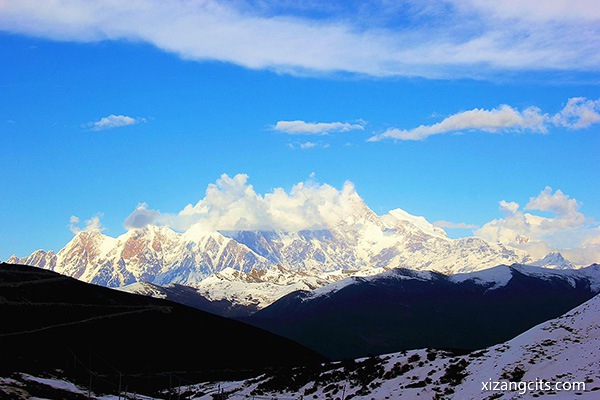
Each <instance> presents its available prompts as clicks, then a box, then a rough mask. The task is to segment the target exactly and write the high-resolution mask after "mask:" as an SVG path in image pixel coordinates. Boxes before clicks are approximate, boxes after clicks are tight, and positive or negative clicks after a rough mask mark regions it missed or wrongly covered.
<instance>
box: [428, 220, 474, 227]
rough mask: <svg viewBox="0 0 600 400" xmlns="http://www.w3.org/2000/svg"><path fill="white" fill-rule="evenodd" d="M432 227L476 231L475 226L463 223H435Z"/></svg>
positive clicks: (442, 221)
mask: <svg viewBox="0 0 600 400" xmlns="http://www.w3.org/2000/svg"><path fill="white" fill-rule="evenodd" d="M433 225H434V226H437V227H438V228H443V229H477V228H479V227H478V226H477V225H473V224H467V223H464V222H450V221H444V220H441V221H436V222H434V223H433Z"/></svg>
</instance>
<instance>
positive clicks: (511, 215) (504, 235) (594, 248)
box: [475, 186, 600, 265]
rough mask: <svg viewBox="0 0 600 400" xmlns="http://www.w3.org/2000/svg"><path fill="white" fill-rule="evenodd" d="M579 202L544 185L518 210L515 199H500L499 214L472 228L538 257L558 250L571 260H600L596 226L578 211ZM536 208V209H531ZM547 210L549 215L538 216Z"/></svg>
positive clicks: (599, 233)
mask: <svg viewBox="0 0 600 400" xmlns="http://www.w3.org/2000/svg"><path fill="white" fill-rule="evenodd" d="M580 206H581V204H580V203H579V202H578V201H577V200H576V199H574V198H571V197H570V196H568V195H566V194H564V193H563V192H562V191H561V190H556V191H553V190H552V188H551V187H549V186H546V187H545V188H544V190H542V191H541V192H540V193H539V194H538V195H537V196H536V197H531V198H530V199H529V202H528V203H527V204H526V205H525V207H524V208H523V210H525V211H532V212H524V211H521V207H520V205H519V204H518V203H516V202H508V201H505V200H502V201H500V203H499V210H500V211H501V212H502V213H503V214H504V217H503V218H500V219H494V220H492V221H490V222H488V223H487V224H485V225H483V226H482V227H481V228H479V229H477V230H476V231H475V234H476V235H477V236H480V237H482V238H484V239H486V240H488V241H493V242H501V243H504V244H508V245H510V246H513V247H516V248H519V249H522V250H525V251H527V252H529V253H530V254H531V255H532V257H533V258H541V257H543V256H544V255H545V254H547V253H549V252H550V251H556V250H558V251H561V252H563V253H564V254H565V256H566V257H567V258H568V259H569V260H570V261H573V262H574V263H575V264H580V265H583V264H589V263H592V262H598V261H600V227H598V224H597V223H596V222H595V221H593V220H591V219H588V218H586V217H585V216H584V215H583V214H582V213H581V212H580V211H579V208H580ZM534 211H538V213H533V212H534ZM539 212H542V213H551V214H552V216H550V217H547V216H542V215H539Z"/></svg>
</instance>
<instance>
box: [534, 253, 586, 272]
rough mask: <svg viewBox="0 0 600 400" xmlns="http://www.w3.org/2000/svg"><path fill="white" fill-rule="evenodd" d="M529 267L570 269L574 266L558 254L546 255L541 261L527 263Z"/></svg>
mask: <svg viewBox="0 0 600 400" xmlns="http://www.w3.org/2000/svg"><path fill="white" fill-rule="evenodd" d="M529 265H533V266H536V267H544V268H555V269H572V268H575V266H574V265H573V264H572V263H571V262H570V261H569V260H567V259H566V258H564V257H563V255H562V254H561V253H559V252H552V253H548V255H546V257H544V258H542V259H541V260H537V261H534V262H532V263H529Z"/></svg>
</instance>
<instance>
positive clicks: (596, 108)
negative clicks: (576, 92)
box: [552, 97, 600, 129]
mask: <svg viewBox="0 0 600 400" xmlns="http://www.w3.org/2000/svg"><path fill="white" fill-rule="evenodd" d="M552 122H553V123H554V124H555V125H560V126H565V127H567V128H571V129H582V128H587V127H588V126H590V125H592V124H597V123H599V122H600V99H598V100H588V99H586V98H585V97H574V98H571V99H569V100H568V101H567V105H566V106H565V107H564V108H563V109H562V110H561V111H560V112H559V113H557V114H556V115H555V116H554V117H552Z"/></svg>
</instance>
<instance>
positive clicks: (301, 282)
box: [8, 199, 566, 308]
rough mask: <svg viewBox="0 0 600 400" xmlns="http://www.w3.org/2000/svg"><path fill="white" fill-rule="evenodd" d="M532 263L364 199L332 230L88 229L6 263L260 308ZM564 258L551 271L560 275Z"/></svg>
mask: <svg viewBox="0 0 600 400" xmlns="http://www.w3.org/2000/svg"><path fill="white" fill-rule="evenodd" d="M555 258H556V257H555ZM561 258H562V257H561ZM531 261H532V260H531V259H530V258H529V256H528V255H527V254H526V253H525V252H523V251H520V250H517V249H513V248H509V247H507V246H504V245H502V244H500V243H489V242H486V241H485V240H483V239H480V238H476V237H469V238H462V239H451V238H449V237H447V236H446V234H445V232H444V231H443V230H442V229H440V228H438V227H435V226H434V225H432V224H430V223H429V222H427V221H426V220H425V218H423V217H418V216H413V215H410V214H408V213H407V212H405V211H403V210H401V209H396V210H392V211H390V212H389V213H387V214H385V215H382V216H379V215H377V214H375V213H374V212H373V211H372V210H370V209H369V208H368V207H367V206H366V205H365V204H364V202H362V200H360V199H358V200H357V201H356V202H355V204H354V205H353V212H352V213H351V214H350V216H349V217H347V218H345V219H344V220H342V221H341V222H340V223H339V224H338V225H336V226H334V227H332V228H329V229H320V230H304V231H298V232H281V231H214V230H213V231H207V230H205V229H203V228H202V227H201V226H200V225H194V226H192V227H191V228H189V229H188V230H187V231H185V232H183V233H179V232H175V231H173V230H172V229H170V228H168V227H164V226H153V225H148V226H146V227H144V228H142V229H132V230H129V231H127V232H126V233H125V234H123V235H121V236H119V237H116V238H113V237H110V236H107V235H105V234H103V233H102V232H100V231H99V230H89V231H82V232H79V233H77V234H76V235H75V237H74V238H73V239H72V240H71V241H70V242H69V243H68V244H67V245H66V246H65V247H64V248H62V249H61V250H60V251H58V252H57V253H55V252H53V251H44V250H38V251H36V252H34V253H32V254H31V255H29V256H27V257H23V258H19V257H17V256H12V257H11V258H10V259H9V260H8V262H9V263H20V264H27V265H33V266H37V267H41V268H45V269H50V270H53V271H55V272H59V273H61V274H64V275H68V276H72V277H75V278H78V279H80V280H83V281H85V282H90V283H94V284H99V285H103V286H109V287H120V286H126V285H130V284H133V283H136V282H150V283H153V284H156V285H168V284H173V283H176V284H182V285H187V286H192V287H194V288H196V289H198V291H199V292H200V293H201V294H203V295H205V296H206V297H208V298H209V299H211V300H220V299H227V300H232V301H235V302H239V303H241V304H253V305H256V306H258V307H259V308H260V307H264V306H266V305H268V304H270V303H271V302H272V301H273V300H275V299H277V298H279V297H281V296H283V295H285V294H287V293H290V292H292V291H294V290H311V289H315V288H317V287H320V286H323V285H325V284H328V283H332V282H335V281H338V280H340V279H342V278H345V277H348V276H351V275H357V276H361V275H362V276H365V275H375V274H377V273H380V272H383V271H384V270H387V269H391V268H408V269H413V270H429V271H437V272H442V273H444V274H455V273H466V272H473V271H478V270H483V269H487V268H490V267H493V266H496V265H500V264H508V265H510V264H513V263H528V262H531ZM542 261H543V260H542ZM563 261H564V260H563ZM563 261H561V260H550V261H548V262H546V264H552V263H554V264H552V265H555V264H556V265H557V267H558V268H564V267H565V266H566V261H564V262H563Z"/></svg>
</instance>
